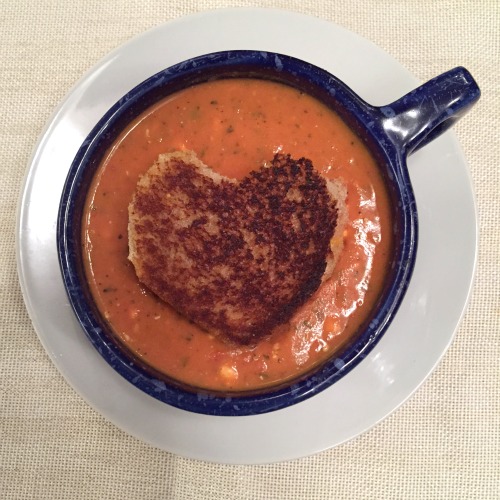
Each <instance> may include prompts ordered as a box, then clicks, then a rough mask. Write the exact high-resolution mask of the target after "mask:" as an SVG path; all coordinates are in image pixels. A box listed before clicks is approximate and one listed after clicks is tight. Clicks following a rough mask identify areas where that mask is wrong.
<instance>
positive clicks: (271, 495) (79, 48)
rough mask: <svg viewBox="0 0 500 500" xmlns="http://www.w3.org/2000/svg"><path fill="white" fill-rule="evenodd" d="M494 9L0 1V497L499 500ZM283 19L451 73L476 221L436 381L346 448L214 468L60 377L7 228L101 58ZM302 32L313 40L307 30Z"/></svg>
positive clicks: (293, 1) (345, 1)
mask: <svg viewBox="0 0 500 500" xmlns="http://www.w3.org/2000/svg"><path fill="white" fill-rule="evenodd" d="M499 5H500V2H498V0H470V1H467V0H447V1H440V0H420V1H408V2H406V1H395V0H357V1H352V0H338V1H329V0H301V1H298V0H288V1H284V0H275V1H269V2H264V1H260V2H259V1H256V2H249V1H233V2H230V1H228V2H224V1H218V0H190V1H185V2H183V1H182V0H178V1H175V2H174V1H171V0H142V1H135V0H113V1H108V2H100V1H97V0H72V1H71V2H67V1H62V0H61V1H57V0H40V1H36V2H35V1H29V0H15V1H14V0H1V1H0V64H1V65H0V74H1V78H0V110H1V114H0V116H1V123H0V180H1V182H0V259H1V261H0V262H1V265H0V498H2V499H14V498H15V499H28V498H37V499H38V498H43V499H50V500H55V499H77V498H82V499H83V498H89V499H90V498H92V499H119V500H122V499H126V498H168V499H170V498H171V499H198V498H200V499H202V498H203V499H205V498H214V499H281V498H282V499H309V498H311V499H320V498H321V499H410V498H412V499H430V498H432V499H453V500H457V499H467V500H469V499H477V500H485V499H500V450H499V448H500V340H499V335H500V321H499V319H500V303H499V294H500V275H499V261H500V252H499V250H500V227H499V226H500V212H499V208H498V207H499V199H500V192H499V190H500V182H499V175H500V174H499V163H500V147H499V143H500V139H499V132H498V131H499V130H500V119H499V116H500V72H499V63H500V8H499ZM228 6H261V7H279V8H287V9H289V10H294V11H297V12H302V13H306V14H311V15H314V16H317V17H320V18H323V19H326V20H330V21H332V22H335V23H336V24H339V25H342V26H344V27H346V28H347V29H349V30H352V31H354V32H356V33H358V34H360V35H361V36H363V37H365V38H367V39H369V40H371V41H373V42H374V43H375V44H377V45H378V46H380V47H381V48H383V49H384V50H385V51H386V52H388V53H389V54H391V55H392V56H394V57H395V58H396V59H397V60H399V61H400V62H401V63H402V65H403V66H405V67H406V68H408V69H409V70H410V71H411V72H412V73H413V74H414V75H415V76H416V77H417V78H419V79H420V80H422V81H423V80H427V79H429V78H431V77H433V76H435V75H437V74H438V73H440V72H443V71H445V70H447V69H449V68H452V67H454V66H456V65H463V66H465V67H466V68H468V69H469V70H470V71H471V73H472V74H473V75H474V76H475V77H476V79H477V81H478V83H479V85H480V87H481V89H482V93H483V94H482V98H481V100H480V102H479V104H478V105H477V106H476V107H475V108H474V110H473V111H472V112H471V113H470V114H469V115H468V116H467V117H466V118H464V119H463V120H462V121H461V122H459V124H458V125H457V126H456V134H457V136H458V138H459V141H460V142H461V145H462V147H463V150H464V153H465V156H466V158H467V161H468V162H469V164H470V170H471V174H472V179H473V184H474V189H475V192H476V195H477V204H478V211H479V218H480V231H481V233H480V234H481V235H480V249H479V262H478V268H477V278H476V282H475V287H474V291H473V295H472V299H471V302H470V306H469V309H468V312H467V314H466V316H465V318H464V321H463V323H462V325H461V327H460V329H459V331H458V333H457V336H456V338H455V340H454V342H453V344H452V346H451V348H450V349H449V351H448V352H447V354H446V355H445V357H444V359H443V360H442V362H441V363H440V364H439V366H438V368H437V369H436V370H435V372H434V373H433V374H432V375H431V376H430V378H429V379H428V380H427V381H426V382H425V383H424V384H423V386H422V387H421V388H420V389H419V390H418V391H417V392H416V393H415V394H414V395H413V396H412V397H411V398H410V400H409V401H407V402H406V403H405V404H404V405H403V406H402V407H401V408H400V409H398V410H397V411H396V412H395V413H394V414H392V415H391V416H390V417H389V418H387V419H386V420H385V421H383V422H382V423H380V424H378V425H377V426H375V427H374V428H373V429H371V430H370V431H368V432H366V433H365V434H363V435H361V436H359V437H358V438H356V439H354V440H352V441H350V442H348V443H347V444H344V445H342V446H339V447H337V448H335V449H331V450H329V451H325V452H323V453H320V454H317V455H315V456H311V457H308V458H304V459H300V460H294V461H291V462H286V463H278V464H272V465H264V466H226V465H215V464H211V463H204V462H200V461H195V460H189V459H185V458H180V457H177V456H175V455H172V454H169V453H167V452H164V451H161V450H158V449H155V448H153V447H151V446H149V445H146V444H144V443H142V442H140V441H138V440H137V439H135V438H133V437H131V436H129V435H127V434H126V433H124V432H122V431H121V430H119V429H118V428H116V427H115V426H114V425H113V424H111V423H109V422H108V421H106V420H105V419H104V418H103V417H102V416H101V415H99V414H98V413H97V412H95V411H94V410H93V409H92V408H90V407H89V405H88V404H87V403H86V402H85V401H83V400H82V399H81V398H80V397H79V396H78V395H77V394H76V393H75V391H74V390H73V389H72V388H71V387H70V386H69V385H68V384H67V383H66V382H65V381H64V379H63V378H62V376H61V375H60V374H59V372H58V370H57V369H56V368H55V366H54V365H53V364H52V363H51V361H50V360H49V358H48V356H47V354H46V353H45V351H44V349H43V348H42V345H41V344H40V342H39V340H38V337H37V335H36V333H35V331H34V329H33V327H32V325H31V322H30V319H29V317H28V315H27V312H26V309H25V306H24V303H23V298H22V296H21V292H20V288H19V285H18V278H17V273H16V257H15V255H16V254H15V217H16V205H17V201H18V197H19V194H20V189H21V186H22V181H23V176H24V174H25V170H26V167H27V164H28V161H29V159H30V155H31V153H32V150H33V147H34V145H35V143H36V140H37V137H38V136H39V134H40V133H41V131H42V129H43V127H44V125H45V123H46V122H47V120H48V119H49V117H50V116H51V114H52V112H53V110H54V108H55V107H56V106H57V105H58V103H59V102H60V101H61V99H62V98H63V97H64V96H65V95H66V94H67V92H68V91H69V90H70V88H71V87H72V86H73V84H74V83H75V82H76V81H77V80H78V79H79V78H80V77H81V76H82V75H83V74H84V72H86V71H87V70H88V69H89V68H90V67H92V66H93V65H94V64H95V63H96V62H97V61H98V60H99V59H101V58H102V57H103V56H104V55H106V54H107V53H108V52H109V51H110V50H111V49H114V48H115V47H117V46H119V45H121V44H122V43H123V42H125V41H127V40H129V39H130V38H131V37H133V36H135V35H137V34H140V33H142V32H143V31H145V30H147V29H149V28H151V27H153V26H156V25H159V24H161V23H163V22H165V21H168V20H171V19H173V18H176V17H179V16H182V15H185V14H189V13H193V12H196V11H200V10H203V9H207V8H218V7H228ZM311 36H314V34H311Z"/></svg>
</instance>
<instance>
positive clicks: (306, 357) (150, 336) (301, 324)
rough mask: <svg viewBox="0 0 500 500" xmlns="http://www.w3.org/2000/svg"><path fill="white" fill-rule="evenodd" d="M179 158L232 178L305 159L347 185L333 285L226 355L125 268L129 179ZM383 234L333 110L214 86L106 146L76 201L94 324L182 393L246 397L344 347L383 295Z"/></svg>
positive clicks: (277, 87)
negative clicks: (194, 159) (81, 204)
mask: <svg viewBox="0 0 500 500" xmlns="http://www.w3.org/2000/svg"><path fill="white" fill-rule="evenodd" d="M185 149H189V150H193V151H194V152H195V153H196V154H197V155H198V156H199V158H200V159H201V160H202V161H203V162H204V163H205V164H206V165H208V166H210V167H211V168H212V169H213V170H215V171H217V172H219V173H220V174H223V175H226V176H228V177H233V178H237V179H240V178H242V177H243V176H245V175H246V174H248V173H249V172H250V171H252V170H255V169H257V168H259V167H260V166H261V165H262V164H263V163H264V162H269V161H270V160H271V159H272V158H273V156H274V154H275V153H278V152H282V153H287V154H290V155H291V156H292V157H293V158H296V159H298V158H301V157H306V158H309V159H310V160H312V162H313V164H314V166H315V168H316V169H317V170H318V171H319V172H320V173H322V174H323V175H324V176H325V177H327V178H332V179H334V178H339V179H341V180H342V181H343V182H344V184H345V185H346V187H347V193H348V194H347V200H346V202H347V209H348V222H347V225H346V227H345V231H344V249H343V251H342V254H341V256H340V259H339V261H338V264H337V266H336V268H335V271H334V274H333V276H332V277H331V278H330V279H329V280H328V281H326V282H325V283H324V284H323V285H322V286H321V287H320V288H319V290H318V291H317V292H316V293H315V294H314V295H313V297H311V298H310V300H309V301H308V302H307V303H306V304H305V305H304V306H303V307H301V308H300V309H299V310H298V311H297V312H296V314H295V315H294V317H293V318H292V320H291V321H290V322H289V324H288V325H286V327H284V328H279V329H278V330H277V331H276V332H275V333H274V334H273V335H271V336H268V337H266V338H264V339H263V340H261V341H260V342H259V343H258V344H257V345H254V346H236V345H231V344H228V343H226V342H225V341H224V340H223V339H221V338H218V337H216V336H214V335H211V334H208V333H206V332H205V331H202V330H201V329H200V328H198V327H197V326H196V325H194V324H192V323H191V322H190V321H188V320H187V319H186V318H184V317H182V316H181V315H179V314H178V313H177V312H176V311H174V310H173V309H172V308H171V307H169V306H168V305H167V304H165V303H164V302H162V301H161V300H159V299H158V298H157V297H156V296H155V295H154V294H152V293H151V292H150V291H148V290H147V289H146V288H145V287H144V286H143V285H141V283H139V281H138V279H137V277H136V275H135V271H134V268H133V266H132V264H131V263H130V262H129V261H128V259H127V256H128V235H127V225H128V205H129V203H130V201H131V199H132V195H133V193H134V190H135V188H136V184H137V181H138V179H139V177H140V176H141V175H142V174H144V173H145V172H146V170H147V169H148V168H149V167H150V166H151V165H152V164H153V162H154V161H155V160H156V159H157V158H158V155H160V154H162V153H168V152H171V151H174V150H185ZM391 226H392V224H391V212H390V207H389V202H388V196H387V192H386V187H385V185H384V182H383V180H382V177H381V175H380V173H379V169H378V167H377V165H376V163H375V161H374V160H373V158H372V157H371V156H370V154H369V152H368V151H367V149H366V148H365V146H364V145H363V143H362V142H361V141H360V140H359V138H358V137H357V136H356V135H355V134H354V133H353V132H352V131H351V130H350V129H349V128H348V127H347V126H346V125H345V123H343V122H342V120H341V119H340V118H339V117H338V116H337V115H336V114H335V113H334V112H332V111H331V110H329V109H328V108H327V107H326V106H325V105H323V104H322V103H320V102H318V101H317V100H315V99H313V98H312V97H310V96H308V95H307V94H304V93H303V92H300V91H298V90H296V89H293V88H290V87H288V86H285V85H282V84H278V83H274V82H270V81H265V80H258V79H225V80H218V81H213V82H207V83H203V84H200V85H196V86H193V87H191V88H189V89H185V90H182V91H180V92H178V93H176V94H173V95H171V96H169V97H168V98H165V99H164V100H163V101H161V102H159V103H158V104H156V105H155V106H153V107H152V108H151V109H149V110H147V111H146V112H145V113H143V114H142V115H141V116H140V117H139V118H138V119H136V120H135V121H134V122H133V123H131V124H130V126H129V127H128V128H127V129H126V130H125V131H124V132H123V133H122V134H121V136H120V137H119V138H118V139H117V141H116V142H115V144H114V145H113V147H112V148H110V150H109V151H108V153H107V155H106V156H105V158H104V160H103V162H102V164H101V166H100V168H99V170H98V172H97V174H96V176H95V178H94V180H93V184H92V186H91V189H90V191H89V195H88V197H87V201H86V207H85V215H84V224H83V238H84V245H85V256H86V262H85V265H86V273H87V279H88V281H89V284H90V288H91V291H92V294H93V296H94V298H95V301H96V303H97V305H98V308H99V310H100V311H101V312H102V315H103V316H104V317H105V318H106V320H107V321H108V322H109V324H110V326H111V328H112V329H113V331H114V332H115V334H116V335H117V336H118V338H119V339H120V341H121V342H122V343H123V344H124V345H125V346H126V347H127V348H128V349H130V350H131V351H132V352H133V353H134V354H135V355H136V356H138V357H139V358H141V359H142V360H143V362H145V363H146V364H148V365H150V366H152V367H154V368H155V369H156V370H158V371H160V372H162V373H164V374H166V375H167V376H169V377H172V378H174V379H176V380H179V381H181V382H183V383H186V384H189V385H191V386H195V387H199V388H205V389H207V390H217V391H227V392H231V391H248V390H255V389H261V388H264V387H267V386H272V385H276V384H281V383H284V382H286V381H288V380H292V379H296V378H297V377H299V376H301V375H303V374H304V373H307V372H308V371H309V370H311V369H313V368H314V367H316V366H318V365H320V364H321V363H323V362H324V361H325V360H327V359H328V358H330V357H331V356H332V355H334V353H335V352H336V351H337V350H338V349H339V348H340V347H341V346H343V345H344V344H345V343H346V342H348V341H349V340H350V339H352V337H353V335H355V334H356V332H357V330H358V328H359V327H360V325H361V324H362V323H363V321H364V320H365V319H366V317H367V315H368V314H369V313H370V311H371V309H372V307H373V305H374V303H375V301H376V300H377V298H378V296H379V294H380V291H381V289H382V286H383V281H384V271H385V269H386V268H387V266H388V260H389V257H390V250H391V245H392V237H391Z"/></svg>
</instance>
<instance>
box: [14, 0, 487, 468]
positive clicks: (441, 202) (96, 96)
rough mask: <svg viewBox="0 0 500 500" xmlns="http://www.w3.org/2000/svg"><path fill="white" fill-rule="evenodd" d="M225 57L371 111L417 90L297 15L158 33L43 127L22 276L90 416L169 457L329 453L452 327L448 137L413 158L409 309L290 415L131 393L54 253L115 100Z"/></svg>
mask: <svg viewBox="0 0 500 500" xmlns="http://www.w3.org/2000/svg"><path fill="white" fill-rule="evenodd" d="M225 49H258V50H268V51H275V52H281V53H284V54H288V55H291V56H295V57H298V58H301V59H304V60H307V61H309V62H311V63H313V64H316V65H318V66H321V67H323V68H325V69H326V70H328V71H330V72H332V73H333V74H335V75H336V76H337V77H339V78H340V79H341V80H343V81H344V82H345V83H347V84H348V85H350V86H351V87H352V88H353V90H354V91H355V92H357V93H358V94H359V95H360V96H361V97H363V98H364V99H366V100H367V101H368V102H370V103H372V104H375V105H382V104H387V103H389V102H391V101H393V100H395V99H397V98H398V97H400V96H402V95H403V94H405V93H406V92H408V91H409V90H411V89H412V88H413V87H415V86H416V85H417V84H418V82H417V80H416V79H415V78H414V77H412V76H411V75H410V74H409V73H408V72H407V71H406V70H405V69H404V68H402V67H401V65H400V64H399V63H397V62H396V61H395V60H394V59H392V58H391V57H390V56H388V55H387V54H386V53H384V52H383V51H382V50H380V49H379V48H377V47H376V46H374V45H373V44H372V43H370V42H368V41H366V40H365V39H363V38H361V37H359V36H357V35H355V34H353V33H351V32H348V31H346V30H345V29H343V28H340V27H338V26H336V25H334V24H331V23H329V22H325V21H322V20H319V19H316V18H312V17H307V16H304V15H300V14H295V13H290V12H286V11H281V10H267V9H247V8H244V9H227V10H226V9H225V10H216V11H209V12H203V13H199V14H196V15H192V16H189V17H185V18H182V19H179V20H176V21H173V22H169V23H167V24H164V25H162V26H159V27H158V28H155V29H153V30H152V31H149V32H147V33H145V34H143V35H141V36H139V37H137V38H135V39H133V40H132V41H130V42H129V43H127V44H125V45H124V46H123V47H120V48H119V49H118V50H115V51H114V52H112V53H111V54H110V55H109V56H108V57H106V58H105V59H103V60H102V61H101V62H100V63H99V64H98V65H97V66H95V67H94V68H93V69H92V70H91V71H90V72H88V73H87V74H86V75H85V76H84V77H83V78H82V80H81V81H80V82H79V83H78V84H77V85H76V86H75V87H74V88H73V90H72V91H71V92H70V93H69V95H68V96H67V97H66V99H65V101H64V102H63V103H62V104H61V106H60V107H59V109H58V110H57V111H56V113H55V114H54V116H53V117H52V118H51V120H50V122H49V124H48V126H47V128H46V130H45V132H44V133H43V135H42V137H41V139H40V141H39V143H38V145H37V147H36V150H35V152H34V155H33V158H32V161H31V165H30V168H29V171H28V174H27V178H26V183H25V187H24V192H23V195H22V198H21V200H20V205H19V214H18V228H17V237H18V248H17V252H18V269H19V276H20V281H21V286H22V290H23V294H24V297H25V301H26V305H27V308H28V311H29V314H30V316H31V318H32V321H33V324H34V326H35V329H36V331H37V333H38V335H39V337H40V340H41V342H42V344H43V345H44V347H45V349H46V350H47V352H48V354H49V355H50V357H51V359H52V361H53V362H54V364H55V365H56V366H57V367H58V369H59V370H60V372H61V373H62V374H63V376H64V377H65V378H66V380H67V381H68V382H69V384H71V385H72V386H73V387H74V389H75V390H76V391H78V393H79V394H80V395H81V396H82V397H83V398H85V399H86V400H87V401H88V403H89V404H90V405H92V406H93V407H94V408H95V409H96V410H97V411H99V412H100V413H101V414H102V415H104V416H105V417H106V418H108V419H109V420H110V421H112V422H113V423H114V424H116V425H117V426H118V427H120V428H121V429H123V430H125V431H126V432H128V433H130V434H132V435H134V436H136V437H138V438H139V439H142V440H144V441H146V442H148V443H151V444H152V445H154V446H156V447H159V448H162V449H165V450H168V451H170V452H174V453H177V454H179V455H183V456H186V457H192V458H197V459H203V460H209V461H215V462H222V463H240V464H241V463H243V464H255V463H266V462H274V461H279V460H286V459H292V458H298V457H302V456H306V455H310V454H313V453H316V452H319V451H321V450H325V449H328V448H331V447H333V446H336V445H339V444H340V443H343V442H345V441H347V440H349V439H351V438H353V437H355V436H358V435H359V434H360V433H362V432H364V431H366V430H367V429H369V428H370V427H372V426H373V425H375V424H376V423H377V422H379V421H380V420H382V419H383V418H384V417H386V416H387V415H388V414H389V413H391V412H392V411H393V410H395V409H396V408H397V407H398V406H399V405H400V404H401V403H403V402H404V401H405V400H406V399H407V398H408V397H409V396H410V395H411V394H412V393H413V392H414V391H415V390H416V389H417V387H418V386H419V385H420V384H421V383H422V382H423V380H424V379H425V378H426V377H427V376H428V375H429V373H430V372H431V371H432V370H433V368H434V367H435V366H436V364H437V362H438V361H439V359H440V358H441V356H442V355H443V353H444V352H445V351H446V349H447V347H448V345H449V344H450V342H451V340H452V338H453V335H454V333H455V330H456V328H457V326H458V323H459V321H460V319H461V317H462V314H463V311H464V308H465V305H466V302H467V299H468V295H469V292H470V288H471V282H472V277H473V273H474V268H475V261H476V250H477V222H476V211H475V204H474V197H473V193H472V189H471V182H470V179H469V174H468V169H467V165H466V163H465V161H464V158H463V155H462V153H461V150H460V147H459V145H458V143H457V141H456V139H455V136H454V135H453V133H452V132H447V133H446V134H445V135H443V136H442V137H441V138H439V139H438V140H436V141H435V142H433V143H432V144H430V145H429V146H427V147H425V148H424V149H423V150H421V151H419V152H418V153H416V154H415V155H414V156H412V157H411V158H410V160H409V166H410V171H411V177H412V180H413V184H414V189H415V194H416V198H417V203H418V208H419V215H420V243H419V249H418V256H417V262H416V268H415V273H414V277H413V279H412V282H411V284H410V287H409V290H408V293H407V295H406V298H405V300H404V302H403V304H402V306H401V308H400V310H399V312H398V314H397V317H396V318H395V320H394V322H393V323H392V325H391V327H390V329H389V330H388V331H387V333H386V334H385V336H384V337H383V339H382V340H381V341H380V343H379V344H378V345H377V346H376V348H375V349H374V350H373V351H372V353H371V354H370V355H369V356H368V358H367V359H365V360H364V361H363V362H362V363H361V364H360V365H358V366H357V367H356V368H355V369H354V370H353V371H352V372H350V373H349V374H348V375H347V376H346V377H344V378H343V379H342V380H341V381H339V382H338V383H336V384H335V385H334V386H333V387H331V388H329V389H328V390H325V391H324V392H322V393H321V394H318V395H317V396H314V397H313V398H311V399H309V400H307V401H305V402H303V403H300V404H298V405H296V406H293V407H291V408H288V409H284V410H280V411H277V412H274V413H269V414H265V415H259V416H249V417H212V416H205V415H197V414H190V413H188V412H184V411H182V410H178V409H176V408H172V407H169V406H168V405H166V404H164V403H161V402H159V401H157V400H156V399H153V398H152V397H149V396H147V395H146V394H143V393H142V392H141V391H139V390H138V389H136V388H134V387H133V386H132V385H131V384H129V383H128V382H126V381H125V380H124V379H122V378H121V377H120V376H119V375H117V374H116V373H115V372H114V371H113V370H112V369H111V368H110V367H109V366H108V364H107V363H106V362H105V361H104V360H103V359H102V358H101V357H100V355H99V354H98V353H97V351H96V350H95V349H94V348H93V347H92V345H91V344H90V342H89V341H88V340H87V338H86V336H85V334H84V333H83V331H82V330H81V328H80V327H79V325H78V323H77V321H76V319H75V316H74V315H73V313H72V310H71V307H70V306H69V302H68V300H67V297H66V294H65V291H64V287H63V282H62V279H61V274H60V271H59V265H58V261H57V254H56V231H55V228H56V218H57V210H58V204H59V196H60V193H61V191H62V187H63V184H64V180H65V177H66V174H67V172H68V169H69V167H70V164H71V162H72V160H73V157H74V155H75V154H76V151H77V150H78V148H79V146H80V144H81V143H82V141H83V139H84V138H85V136H86V135H87V134H88V133H89V132H90V130H91V128H92V127H93V125H94V124H95V123H96V122H97V121H98V119H99V118H100V117H101V116H102V115H103V114H104V113H105V111H106V110H107V109H108V108H109V107H110V106H111V105H112V104H113V103H114V102H115V101H116V100H118V99H119V98H120V97H121V96H122V95H123V94H124V93H125V92H127V91H128V90H130V89H131V88H132V87H134V86H135V85H136V84H138V83H140V82H141V81H143V80H144V79H146V78H147V77H149V76H150V75H152V74H154V73H156V72H158V71H159V70H161V69H163V68H165V67H168V66H170V65H172V64H175V63H177V62H180V61H182V60H185V59H187V58H190V57H193V56H196V55H201V54H203V53H208V52H214V51H218V50H225ZM442 69H443V71H445V70H448V69H449V68H442ZM452 253H453V258H450V255H451V254H452Z"/></svg>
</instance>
